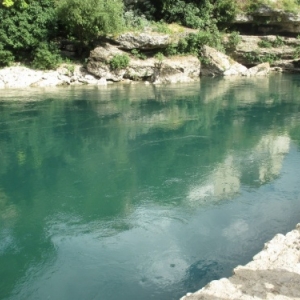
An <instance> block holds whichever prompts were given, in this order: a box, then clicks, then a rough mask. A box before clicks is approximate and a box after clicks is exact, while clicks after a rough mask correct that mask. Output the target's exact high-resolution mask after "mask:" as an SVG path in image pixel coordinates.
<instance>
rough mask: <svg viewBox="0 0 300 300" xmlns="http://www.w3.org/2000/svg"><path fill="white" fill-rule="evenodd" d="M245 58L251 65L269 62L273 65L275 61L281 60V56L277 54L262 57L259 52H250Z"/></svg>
mask: <svg viewBox="0 0 300 300" xmlns="http://www.w3.org/2000/svg"><path fill="white" fill-rule="evenodd" d="M244 57H245V58H246V60H247V61H248V62H249V63H254V64H257V63H264V62H268V63H269V64H270V65H272V64H273V63H274V62H275V61H277V60H279V59H280V56H278V55H276V54H271V53H267V54H264V55H260V54H259V53H257V52H248V53H246V54H244Z"/></svg>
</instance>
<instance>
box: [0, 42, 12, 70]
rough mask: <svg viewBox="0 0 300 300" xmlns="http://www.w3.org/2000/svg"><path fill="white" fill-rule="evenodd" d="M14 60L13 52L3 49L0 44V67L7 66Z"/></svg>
mask: <svg viewBox="0 0 300 300" xmlns="http://www.w3.org/2000/svg"><path fill="white" fill-rule="evenodd" d="M14 60H15V58H14V56H13V54H12V53H11V52H10V51H8V50H4V49H3V46H2V45H1V44H0V67H6V66H9V65H11V64H12V63H13V61H14Z"/></svg>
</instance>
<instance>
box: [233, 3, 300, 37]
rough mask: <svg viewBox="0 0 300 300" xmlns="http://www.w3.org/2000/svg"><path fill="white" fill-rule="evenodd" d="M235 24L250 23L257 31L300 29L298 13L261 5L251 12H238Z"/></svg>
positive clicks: (292, 31)
mask: <svg viewBox="0 0 300 300" xmlns="http://www.w3.org/2000/svg"><path fill="white" fill-rule="evenodd" d="M234 23H235V24H252V25H253V27H254V28H256V30H257V32H258V33H263V34H267V33H271V32H272V33H273V34H282V33H285V34H298V33H299V30H300V14H299V13H292V12H288V11H283V10H280V9H273V8H271V7H269V6H266V5H262V6H260V7H259V8H258V9H257V10H256V11H254V12H252V13H251V14H248V15H247V14H239V15H237V17H236V18H235V20H234Z"/></svg>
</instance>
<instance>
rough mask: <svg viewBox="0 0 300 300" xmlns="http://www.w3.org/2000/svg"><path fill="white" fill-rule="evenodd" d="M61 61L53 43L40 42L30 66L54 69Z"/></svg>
mask: <svg viewBox="0 0 300 300" xmlns="http://www.w3.org/2000/svg"><path fill="white" fill-rule="evenodd" d="M61 62H62V60H61V57H60V55H59V51H58V49H57V47H56V45H55V44H47V43H41V44H40V45H39V47H38V48H37V50H36V51H35V53H34V59H33V62H32V66H33V67H34V68H36V69H41V70H50V69H55V68H57V66H58V65H59V64H60V63H61Z"/></svg>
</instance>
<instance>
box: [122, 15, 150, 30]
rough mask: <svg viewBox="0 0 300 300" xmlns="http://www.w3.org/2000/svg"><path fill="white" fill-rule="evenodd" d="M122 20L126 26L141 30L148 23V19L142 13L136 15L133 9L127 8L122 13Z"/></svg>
mask: <svg viewBox="0 0 300 300" xmlns="http://www.w3.org/2000/svg"><path fill="white" fill-rule="evenodd" d="M124 22H125V26H126V28H128V29H130V30H132V29H137V30H142V29H144V28H145V27H147V26H149V25H150V21H148V20H147V19H146V17H145V16H144V15H143V14H142V15H138V14H137V13H136V12H135V11H133V10H129V11H126V12H125V13H124Z"/></svg>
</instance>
